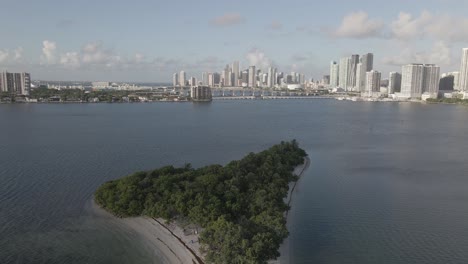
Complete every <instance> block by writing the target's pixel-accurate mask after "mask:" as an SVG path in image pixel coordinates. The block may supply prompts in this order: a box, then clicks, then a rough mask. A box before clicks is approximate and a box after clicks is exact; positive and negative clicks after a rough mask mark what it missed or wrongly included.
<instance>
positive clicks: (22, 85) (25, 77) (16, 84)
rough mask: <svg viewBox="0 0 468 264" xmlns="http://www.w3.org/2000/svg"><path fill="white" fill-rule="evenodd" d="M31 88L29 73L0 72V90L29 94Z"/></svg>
mask: <svg viewBox="0 0 468 264" xmlns="http://www.w3.org/2000/svg"><path fill="white" fill-rule="evenodd" d="M30 90H31V75H30V74H29V73H25V72H22V73H11V72H1V73H0V91H1V92H10V93H14V94H17V95H20V94H22V95H29V92H30Z"/></svg>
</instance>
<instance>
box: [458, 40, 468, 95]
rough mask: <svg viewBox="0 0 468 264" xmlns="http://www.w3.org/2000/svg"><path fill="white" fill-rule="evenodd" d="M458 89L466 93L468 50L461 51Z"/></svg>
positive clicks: (467, 83)
mask: <svg viewBox="0 0 468 264" xmlns="http://www.w3.org/2000/svg"><path fill="white" fill-rule="evenodd" d="M455 85H457V84H455ZM458 89H459V90H460V91H462V92H465V93H468V48H464V49H463V54H462V60H461V67H460V75H459V84H458Z"/></svg>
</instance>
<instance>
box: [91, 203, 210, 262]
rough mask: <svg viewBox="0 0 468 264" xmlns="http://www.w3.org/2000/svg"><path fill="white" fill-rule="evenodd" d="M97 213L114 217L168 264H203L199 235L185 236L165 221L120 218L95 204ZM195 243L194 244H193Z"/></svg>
mask: <svg viewBox="0 0 468 264" xmlns="http://www.w3.org/2000/svg"><path fill="white" fill-rule="evenodd" d="M93 209H94V211H95V212H96V213H98V214H101V215H106V216H108V217H112V219H113V220H112V221H113V222H115V224H117V225H121V226H124V227H125V228H126V229H129V230H131V231H132V232H134V233H135V234H137V235H138V236H139V237H141V238H142V241H143V243H144V244H145V246H146V247H147V248H148V249H150V250H152V252H151V253H152V254H153V255H154V256H157V257H158V258H161V259H160V260H161V261H162V262H163V263H168V264H186V263H188V264H203V263H204V261H203V258H202V256H201V254H200V244H199V243H198V235H195V234H191V235H184V230H183V229H182V228H180V227H178V226H176V225H175V224H165V222H164V220H163V219H152V218H150V217H145V216H140V217H128V218H118V217H115V216H113V215H112V214H111V213H109V212H107V211H105V210H104V209H102V208H100V207H99V206H98V205H97V204H95V203H94V202H93ZM192 241H193V243H192Z"/></svg>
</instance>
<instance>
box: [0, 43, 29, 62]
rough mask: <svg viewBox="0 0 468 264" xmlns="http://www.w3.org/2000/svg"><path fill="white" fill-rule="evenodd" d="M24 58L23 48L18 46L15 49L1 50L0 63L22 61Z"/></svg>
mask: <svg viewBox="0 0 468 264" xmlns="http://www.w3.org/2000/svg"><path fill="white" fill-rule="evenodd" d="M22 58H23V48H22V47H18V48H16V49H14V50H9V49H3V50H0V63H7V62H8V63H12V62H20V61H21V60H22Z"/></svg>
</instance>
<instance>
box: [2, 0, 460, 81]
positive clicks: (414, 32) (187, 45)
mask: <svg viewBox="0 0 468 264" xmlns="http://www.w3.org/2000/svg"><path fill="white" fill-rule="evenodd" d="M246 4H247V1H242V0H241V1H237V2H235V3H234V2H233V3H219V2H214V1H204V2H202V3H198V2H197V3H195V2H188V1H178V2H167V3H154V2H152V1H142V2H140V3H139V5H130V4H128V2H126V1H116V2H115V4H113V5H107V4H106V3H99V2H91V1H83V2H80V3H75V4H72V6H70V4H69V3H63V2H60V1H55V0H54V1H46V2H40V3H39V2H37V1H21V2H15V1H10V2H6V3H4V4H3V8H4V9H5V10H22V12H23V13H24V14H25V15H26V16H28V17H30V18H31V19H33V20H34V21H35V23H32V24H31V23H29V22H27V21H30V20H24V19H21V18H20V17H18V16H15V15H14V12H6V13H5V14H4V15H2V17H0V21H1V22H2V23H3V24H4V25H8V27H2V28H1V29H0V34H1V35H2V43H1V44H0V71H5V70H8V71H11V72H22V71H26V72H31V74H32V75H33V76H35V78H37V79H50V80H77V81H79V80H89V81H98V80H112V81H147V82H171V76H172V73H173V72H178V71H179V69H185V71H186V73H187V76H197V75H196V73H200V72H204V71H217V70H218V69H222V68H223V66H224V65H226V64H227V63H231V62H232V61H235V60H238V61H240V64H241V65H247V66H250V65H255V66H256V67H258V68H261V69H263V70H267V69H268V67H269V66H274V67H277V68H281V69H283V71H285V72H291V71H296V72H303V73H305V74H306V76H307V77H313V78H315V79H318V78H320V77H321V76H322V75H324V74H328V72H329V67H328V66H327V65H328V64H329V62H330V58H334V57H343V56H349V55H351V54H365V53H366V52H371V53H374V54H379V56H378V58H377V59H376V60H375V61H374V68H378V70H379V71H380V72H382V75H383V76H388V73H389V72H391V71H399V69H400V68H401V65H405V64H408V63H414V62H418V63H435V64H438V65H440V67H441V71H442V72H449V71H458V70H459V63H460V60H459V50H460V49H461V48H463V45H464V44H463V43H466V42H468V27H465V26H464V25H466V24H467V23H468V18H467V17H466V15H465V14H464V13H463V10H466V9H468V3H460V2H459V1H454V0H431V1H412V2H407V1H403V0H399V1H393V2H391V3H390V2H389V3H387V2H386V3H385V8H382V3H376V2H371V1H363V0H361V1H354V2H353V3H348V2H345V3H343V2H342V1H337V0H334V1H333V0H332V1H329V2H327V4H311V3H310V2H309V1H302V0H296V1H292V2H290V3H288V4H287V5H275V4H271V5H270V6H271V8H268V12H266V9H265V5H264V3H249V6H250V7H251V8H248V9H246V8H240V6H244V5H246ZM70 10H73V12H70ZM172 10H183V11H182V12H172ZM206 10H210V13H209V14H208V13H206ZM285 13H288V14H293V16H292V18H288V19H285V18H284V14H285ZM83 14H86V15H83ZM200 14H201V15H200ZM288 17H289V16H288ZM197 77H198V78H199V76H197ZM362 77H363V75H362V76H361V79H362Z"/></svg>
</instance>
